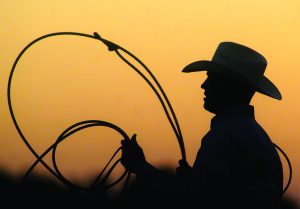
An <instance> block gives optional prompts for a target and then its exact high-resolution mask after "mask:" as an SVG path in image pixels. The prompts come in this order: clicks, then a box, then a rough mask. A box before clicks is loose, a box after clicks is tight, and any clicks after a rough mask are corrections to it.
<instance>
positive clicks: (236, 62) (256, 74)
mask: <svg viewBox="0 0 300 209" xmlns="http://www.w3.org/2000/svg"><path fill="white" fill-rule="evenodd" d="M212 62H215V63H218V64H220V65H223V66H225V67H228V68H230V69H232V70H234V71H236V72H238V73H239V74H241V75H244V76H246V77H248V78H250V79H251V80H259V79H260V78H261V77H262V76H263V74H264V72H265V69H266V67H267V60H266V59H265V58H264V56H262V55H261V54H260V53H258V52H257V51H255V50H253V49H251V48H249V47H247V46H244V45H241V44H237V43H234V42H221V43H220V44H219V46H218V48H217V49H216V51H215V53H214V56H213V58H212Z"/></svg>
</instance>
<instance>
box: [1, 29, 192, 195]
mask: <svg viewBox="0 0 300 209" xmlns="http://www.w3.org/2000/svg"><path fill="white" fill-rule="evenodd" d="M61 35H74V36H83V37H87V38H92V39H94V40H98V41H101V42H102V43H104V44H105V45H106V46H107V47H108V50H109V51H113V52H115V53H116V54H117V55H118V57H120V58H121V59H122V60H123V61H124V62H125V63H126V64H128V65H129V66H130V67H131V68H132V69H133V70H135V71H136V72H137V73H138V74H139V75H140V76H141V77H142V78H143V79H144V80H145V81H146V82H147V84H148V85H149V86H150V87H151V88H152V90H153V91H154V93H155V94H156V96H157V98H158V99H159V101H160V103H161V105H162V107H163V109H164V112H165V114H166V116H167V118H168V121H169V123H170V125H171V126H172V129H173V131H174V133H175V135H176V138H177V141H178V143H179V146H180V150H181V154H182V159H183V160H186V155H185V148H184V142H183V138H182V134H181V130H180V126H179V123H178V120H177V117H176V115H175V112H174V110H173V108H172V106H171V103H170V101H169V99H168V97H167V95H166V94H165V92H164V90H163V89H162V87H161V85H160V84H159V82H158V80H157V79H156V78H155V76H154V75H153V73H152V72H151V71H150V70H149V68H148V67H147V66H146V65H145V64H144V63H143V62H142V61H140V60H139V59H138V58H137V57H136V56H134V55H133V54H132V53H130V52H129V51H127V50H126V49H124V48H122V47H121V46H119V45H117V44H115V43H113V42H111V41H108V40H105V39H103V38H102V37H101V36H100V35H99V34H98V33H96V32H95V33H94V35H89V34H84V33H77V32H57V33H50V34H47V35H44V36H41V37H39V38H37V39H35V40H34V41H32V42H31V43H29V44H28V45H27V46H26V47H25V48H24V49H23V50H22V51H21V52H20V54H19V55H18V57H17V59H16V60H15V62H14V64H13V67H12V69H11V72H10V76H9V80H8V88H7V98H8V106H9V111H10V114H11V118H12V119H13V122H14V125H15V127H16V129H17V131H18V133H19V135H20V136H21V138H22V140H23V142H24V143H25V145H26V146H27V147H28V149H29V150H30V151H31V153H32V154H33V155H34V156H35V157H36V161H35V162H34V163H33V164H32V166H31V167H30V168H29V169H28V170H27V172H26V173H25V175H24V177H23V180H25V179H26V178H27V177H28V175H29V174H30V173H31V172H32V170H33V169H34V168H35V166H36V165H37V164H38V163H41V164H42V165H43V166H44V167H45V168H46V169H47V170H48V171H49V172H50V173H52V174H53V175H54V176H55V177H56V178H57V179H59V180H60V181H61V182H63V183H64V184H65V185H66V186H68V187H69V188H71V189H79V190H84V191H93V189H94V187H95V185H96V184H97V182H98V181H99V180H100V179H101V177H102V176H103V175H104V172H105V170H106V169H107V168H108V166H109V164H110V163H111V162H112V160H113V158H114V157H115V156H116V155H117V153H118V152H119V151H120V150H121V147H120V148H118V149H117V150H116V152H115V153H114V154H113V156H112V158H111V159H110V160H109V162H108V163H107V164H106V166H105V167H104V168H103V170H102V171H101V172H100V174H99V175H98V176H97V178H96V179H95V180H94V181H93V183H92V185H91V186H90V187H89V188H84V187H81V186H78V185H76V184H74V183H72V182H71V181H69V180H68V179H66V178H65V177H64V176H63V175H62V173H61V172H60V170H59V168H58V166H57V164H56V157H55V156H56V155H55V153H56V148H57V146H58V145H59V143H60V142H62V141H63V140H65V139H66V138H67V137H69V136H71V135H72V134H75V133H76V132H78V131H80V130H82V129H85V128H89V127H94V126H105V127H109V128H111V129H113V130H115V131H117V132H118V133H119V134H120V135H121V136H122V137H123V139H125V140H130V137H129V136H128V135H127V134H126V133H125V131H123V130H122V129H121V128H119V127H118V126H116V125H114V124H112V123H109V122H106V121H101V120H86V121H81V122H78V123H76V124H74V125H71V126H70V127H69V128H67V129H66V130H65V131H64V132H63V133H62V134H61V135H60V136H59V137H58V138H57V140H56V141H55V143H53V144H52V145H51V146H50V147H49V148H48V149H47V150H45V151H44V153H43V154H41V155H39V154H37V153H36V151H35V150H34V149H33V147H32V146H31V145H30V143H29V142H28V140H27V139H26V137H25V136H24V134H23V133H22V131H21V129H20V127H19V125H18V122H17V120H16V117H15V115H14V112H13V108H12V102H11V93H10V91H11V84H12V78H13V75H14V72H15V68H16V66H17V64H18V62H19V60H20V59H21V57H22V55H23V54H24V53H25V52H26V51H27V50H28V49H29V48H30V47H31V46H32V45H33V44H35V43H37V42H38V41H41V40H43V39H45V38H49V37H52V36H61ZM119 51H123V52H125V53H126V54H128V55H129V56H131V57H132V58H133V59H134V60H136V61H137V62H138V63H139V64H140V65H141V66H142V67H143V68H144V69H145V70H146V72H147V74H148V77H149V76H150V78H151V79H152V80H153V81H152V82H151V81H150V80H149V79H148V78H147V76H146V75H144V74H143V73H142V72H141V71H140V70H139V69H138V68H137V67H136V66H134V65H133V64H132V63H131V62H129V61H128V60H127V59H125V57H124V56H122V55H121V54H120V52H119ZM50 151H52V163H53V167H54V169H52V168H51V167H50V166H49V165H48V164H47V163H46V162H45V161H44V160H43V158H44V157H45V156H46V155H47V154H48V153H49V152H50ZM119 162H120V159H118V160H117V161H116V162H115V163H114V164H113V165H112V166H111V168H110V169H109V170H108V171H107V172H106V175H105V176H104V177H103V178H102V180H101V182H100V185H102V186H104V185H106V184H105V182H106V180H107V179H108V177H109V175H110V174H111V172H112V171H113V169H114V167H115V166H116V165H117V164H118V163H119ZM126 174H127V180H126V182H125V185H124V189H125V186H126V185H127V181H128V179H129V177H130V172H128V171H125V172H124V173H123V175H121V177H120V178H118V179H117V180H116V181H115V182H113V183H111V184H109V185H106V186H105V187H104V188H105V189H108V188H110V187H112V186H114V185H116V184H118V183H119V182H120V181H121V180H122V179H123V178H124V177H125V176H126Z"/></svg>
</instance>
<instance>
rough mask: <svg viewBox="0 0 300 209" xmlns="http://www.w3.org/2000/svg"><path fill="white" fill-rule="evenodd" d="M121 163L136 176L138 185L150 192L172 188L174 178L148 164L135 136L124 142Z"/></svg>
mask: <svg viewBox="0 0 300 209" xmlns="http://www.w3.org/2000/svg"><path fill="white" fill-rule="evenodd" d="M121 143H122V157H121V163H122V165H123V166H124V167H125V168H126V170H128V171H130V172H132V173H135V174H136V180H137V183H138V184H139V185H140V186H141V187H144V188H147V189H149V190H154V191H158V190H165V189H167V188H168V187H170V184H171V183H172V181H173V178H174V177H173V176H172V175H171V174H169V173H167V172H164V171H162V170H160V169H158V168H156V167H154V166H153V165H151V164H150V163H149V162H147V160H146V157H145V155H144V152H143V149H142V148H141V147H140V146H139V145H138V143H137V141H136V135H133V137H132V139H131V140H130V141H128V140H127V141H126V140H123V141H121Z"/></svg>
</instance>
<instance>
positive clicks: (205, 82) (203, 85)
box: [201, 78, 208, 90]
mask: <svg viewBox="0 0 300 209" xmlns="http://www.w3.org/2000/svg"><path fill="white" fill-rule="evenodd" d="M207 80H208V78H206V79H205V81H204V82H203V83H202V85H201V88H202V89H204V90H205V88H206V87H207V82H208V81H207Z"/></svg>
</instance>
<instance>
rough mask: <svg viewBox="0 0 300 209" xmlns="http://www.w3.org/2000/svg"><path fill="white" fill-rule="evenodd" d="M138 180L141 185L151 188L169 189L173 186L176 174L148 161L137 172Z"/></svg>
mask: <svg viewBox="0 0 300 209" xmlns="http://www.w3.org/2000/svg"><path fill="white" fill-rule="evenodd" d="M136 180H137V183H138V184H139V185H140V186H142V187H146V188H148V189H151V190H167V189H169V188H171V186H172V184H173V182H174V180H175V176H174V175H172V174H171V173H168V172H166V171H163V170H160V169H158V168H156V167H154V166H153V165H151V164H150V163H148V162H146V163H145V164H143V165H142V166H141V167H140V169H139V170H138V171H137V172H136Z"/></svg>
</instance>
